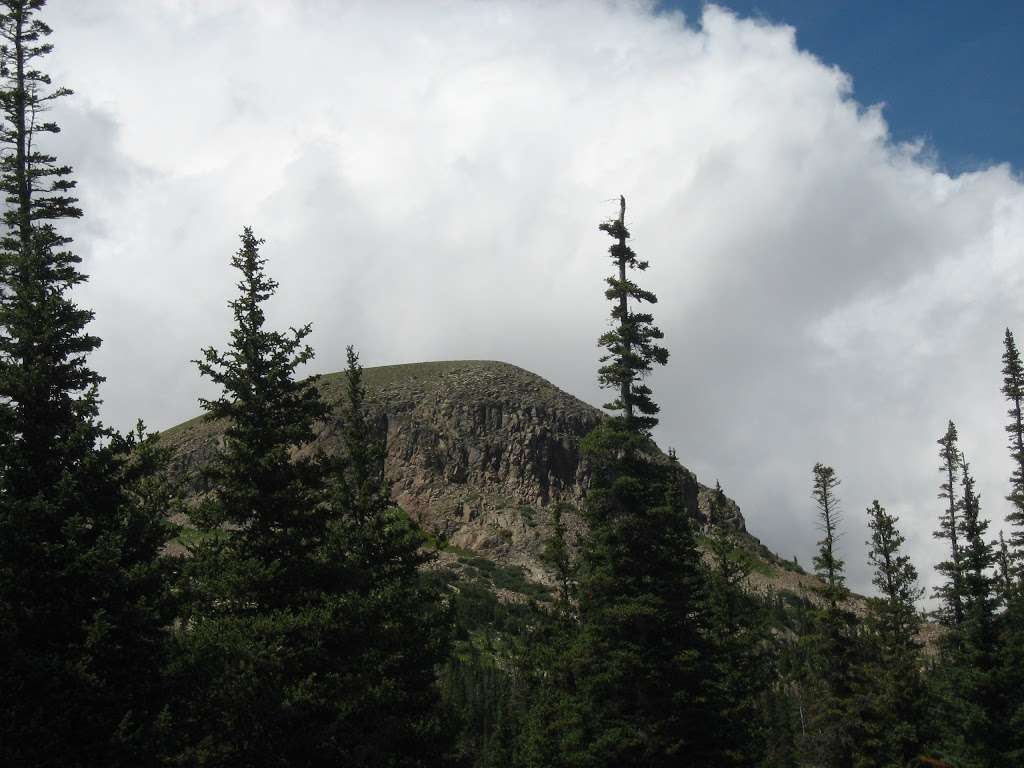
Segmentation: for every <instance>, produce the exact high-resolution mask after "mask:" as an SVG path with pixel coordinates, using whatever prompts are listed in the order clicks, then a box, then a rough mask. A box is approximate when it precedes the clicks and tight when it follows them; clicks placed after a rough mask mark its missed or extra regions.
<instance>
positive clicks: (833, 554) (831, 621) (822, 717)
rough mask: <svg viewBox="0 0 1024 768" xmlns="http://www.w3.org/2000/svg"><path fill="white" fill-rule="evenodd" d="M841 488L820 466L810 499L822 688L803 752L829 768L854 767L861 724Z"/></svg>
mask: <svg viewBox="0 0 1024 768" xmlns="http://www.w3.org/2000/svg"><path fill="white" fill-rule="evenodd" d="M838 485H839V479H838V478H837V477H836V474H835V470H834V469H833V468H832V467H829V466H826V465H824V464H821V463H818V464H815V465H814V469H813V486H812V497H813V498H814V503H815V506H816V507H817V508H818V527H819V529H820V530H821V531H822V534H823V535H822V539H821V541H819V542H818V554H817V555H816V556H815V558H814V566H815V572H816V573H817V575H818V577H819V578H821V579H822V581H823V582H824V586H823V587H822V588H821V590H820V594H821V598H822V600H823V601H824V603H825V605H824V606H823V607H822V608H820V609H819V610H817V611H815V621H814V630H813V634H812V636H811V638H810V643H811V646H812V656H813V658H814V663H815V667H816V669H817V670H818V675H819V677H820V680H821V684H822V686H823V687H822V691H821V696H820V700H819V701H818V702H817V707H816V709H815V711H814V712H813V713H812V716H811V724H810V727H809V728H808V730H807V738H805V739H804V752H805V754H806V756H807V757H808V758H809V759H812V760H818V761H820V762H821V763H822V764H823V765H826V766H829V768H845V767H847V766H853V764H854V763H853V757H854V754H855V745H856V741H857V740H856V736H855V732H856V728H857V725H858V721H857V718H856V716H855V713H854V710H853V703H852V699H853V692H854V688H855V684H856V674H855V673H856V664H857V649H856V647H855V645H856V640H855V637H854V626H855V623H856V617H855V616H854V615H853V614H852V613H851V612H850V610H849V609H848V608H847V607H846V605H845V602H846V600H847V598H848V597H849V594H850V593H849V590H848V589H847V587H846V576H845V574H844V572H843V566H844V563H843V561H842V559H841V558H840V557H839V555H838V552H837V547H836V540H837V538H838V535H839V524H840V511H839V499H838V497H837V496H836V492H835V489H836V487H837V486H838Z"/></svg>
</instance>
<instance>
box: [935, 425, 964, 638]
mask: <svg viewBox="0 0 1024 768" xmlns="http://www.w3.org/2000/svg"><path fill="white" fill-rule="evenodd" d="M938 442H939V458H940V459H941V460H942V465H941V466H940V467H939V471H940V472H942V474H943V477H944V480H943V483H942V485H941V486H940V490H939V498H940V499H945V500H946V509H945V511H944V512H943V513H942V515H941V516H940V517H939V530H937V531H935V533H934V534H933V535H934V537H935V538H937V539H946V540H947V541H948V542H949V559H948V560H944V561H943V562H941V563H939V564H938V565H937V566H936V567H935V569H936V570H937V571H938V572H939V573H941V574H942V575H943V576H945V577H946V581H945V583H944V584H942V585H940V586H938V587H936V588H935V591H934V597H937V598H939V599H940V600H941V601H942V610H941V611H940V613H939V617H940V619H941V621H942V622H943V624H945V625H946V626H948V627H959V626H960V624H961V622H962V621H963V617H964V608H963V584H962V581H963V564H962V563H961V559H962V554H961V541H960V531H961V524H960V521H959V515H960V508H961V503H960V501H959V500H958V499H957V495H956V486H957V482H958V478H959V476H960V469H961V465H960V449H959V448H958V447H957V432H956V425H955V424H953V422H952V421H951V422H949V426H948V427H947V428H946V433H945V434H944V435H943V436H942V437H941V438H939V441H938Z"/></svg>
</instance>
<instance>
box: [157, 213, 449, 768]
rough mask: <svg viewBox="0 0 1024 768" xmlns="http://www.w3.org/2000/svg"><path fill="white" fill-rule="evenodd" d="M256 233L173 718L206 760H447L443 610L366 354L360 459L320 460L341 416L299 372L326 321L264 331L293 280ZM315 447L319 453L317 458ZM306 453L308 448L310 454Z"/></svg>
mask: <svg viewBox="0 0 1024 768" xmlns="http://www.w3.org/2000/svg"><path fill="white" fill-rule="evenodd" d="M259 245H260V241H259V240H257V239H256V238H255V237H254V236H253V234H252V231H251V230H249V229H248V228H247V229H246V230H245V231H244V232H243V234H242V247H241V248H240V250H239V251H238V253H237V254H236V256H235V258H234V259H233V262H232V263H233V265H234V266H235V267H236V268H237V269H239V271H240V272H241V273H242V279H241V281H240V282H239V286H238V287H239V293H240V295H239V297H238V298H237V299H235V300H234V301H232V302H231V307H232V309H233V312H234V316H235V328H234V330H233V331H232V334H231V344H230V346H229V349H228V351H226V352H223V353H221V352H217V351H216V350H213V349H207V350H205V351H204V359H203V361H201V362H200V363H199V366H200V369H201V370H202V371H203V372H204V373H205V374H206V375H208V376H210V377H211V378H212V379H213V380H214V381H216V382H217V383H218V384H220V385H221V386H222V388H223V394H222V395H221V396H220V397H219V398H217V399H216V400H212V401H204V402H203V405H204V407H205V408H206V410H207V413H208V414H209V416H210V417H215V418H221V419H225V420H226V421H227V425H228V426H227V429H226V432H225V445H224V448H223V450H222V451H221V453H220V454H219V455H218V456H217V457H216V458H215V460H214V461H213V463H212V465H211V467H210V469H209V471H208V477H209V479H210V481H211V482H212V483H213V487H214V492H213V495H212V496H211V497H210V498H209V499H208V500H207V502H206V503H204V504H203V505H202V506H201V507H200V508H199V509H197V510H196V511H195V512H194V514H193V521H194V523H195V524H196V526H197V527H198V528H199V529H200V530H209V531H213V530H220V529H221V527H225V528H226V531H225V533H224V535H220V536H209V537H204V538H200V539H199V540H198V543H196V544H195V545H194V546H193V548H192V555H193V557H192V559H191V560H190V562H189V564H188V577H189V579H188V582H187V586H188V590H189V598H190V599H189V611H188V613H187V623H186V624H184V625H183V628H182V631H181V632H179V633H178V637H177V641H178V642H177V646H178V647H177V650H178V653H177V657H176V660H175V666H174V668H173V670H172V672H173V674H172V679H173V681H174V683H175V684H176V686H177V690H178V701H177V705H176V706H175V707H174V708H173V709H172V712H171V714H170V715H169V716H168V718H167V719H166V722H165V725H166V728H167V732H168V734H169V739H170V741H171V743H172V744H173V745H174V746H173V750H172V751H173V761H174V762H176V763H178V764H183V765H191V764H196V763H198V764H202V765H225V766H227V765H232V766H234V765H347V766H371V765H372V766H413V765H415V766H420V765H428V764H436V763H439V762H441V761H443V759H444V756H445V754H446V750H445V749H444V743H445V742H444V738H443V735H442V734H441V731H440V727H439V723H438V721H437V713H438V709H437V707H438V697H437V691H436V688H435V681H434V667H435V665H436V664H437V663H438V662H439V661H440V659H441V658H442V657H443V651H444V642H443V640H444V636H443V633H442V631H441V629H442V627H443V617H442V616H441V615H440V614H439V612H438V609H437V604H438V602H437V595H436V593H435V592H434V591H433V590H432V589H431V588H430V587H429V586H428V585H427V584H426V582H424V581H422V580H421V578H420V575H419V572H418V567H419V566H420V565H421V564H422V563H423V562H424V559H425V555H423V554H421V547H422V545H423V544H424V542H425V539H424V537H423V535H422V534H421V533H420V531H419V530H418V529H417V528H416V527H415V526H414V525H412V523H411V522H410V521H409V520H408V518H407V517H406V516H405V515H404V514H403V513H402V512H401V511H400V510H397V509H395V508H394V507H393V506H392V505H391V503H390V501H389V500H388V499H387V496H386V494H385V492H384V488H383V467H382V462H381V459H382V453H381V451H380V448H379V446H378V445H377V444H376V440H375V439H374V437H373V434H372V431H371V427H370V424H369V420H368V417H367V414H366V411H365V403H364V392H363V389H362V385H361V376H362V371H361V368H360V367H359V365H358V362H357V359H356V357H355V355H354V353H352V352H351V350H350V353H349V371H348V377H349V382H348V383H349V386H348V405H347V409H346V419H345V426H344V437H345V446H346V449H347V455H346V457H345V460H344V462H343V463H342V464H339V463H338V462H331V461H328V460H327V459H325V458H323V457H321V456H319V455H318V454H315V453H314V454H311V453H310V452H309V450H308V446H309V444H310V443H311V442H312V440H313V437H314V432H313V428H314V425H315V424H316V423H317V422H318V421H323V420H324V419H325V417H326V414H327V407H326V405H325V403H324V402H323V401H322V400H321V399H320V396H319V394H318V392H317V389H316V387H315V386H314V383H313V381H311V380H307V381H305V382H297V381H296V380H295V371H296V369H297V367H298V366H299V365H301V364H302V363H304V362H306V361H307V360H309V359H310V357H311V356H312V351H311V350H310V348H309V347H308V346H307V345H305V344H304V341H303V340H304V338H305V336H306V335H307V334H308V333H309V326H304V327H302V328H299V329H293V330H292V331H291V332H290V333H288V334H282V333H277V332H273V331H267V330H265V329H264V314H263V311H262V308H261V306H260V305H261V304H262V303H263V302H265V301H266V300H267V299H268V298H269V297H270V296H271V295H272V294H273V292H274V289H275V288H276V283H275V282H274V281H273V280H271V279H270V278H268V277H267V276H266V274H265V272H264V264H265V260H264V259H263V258H262V257H260V256H259V250H258V249H259ZM304 447H306V448H307V450H305V451H302V450H301V449H303V448H304ZM297 449H298V450H299V454H298V455H296V454H295V451H296V450H297Z"/></svg>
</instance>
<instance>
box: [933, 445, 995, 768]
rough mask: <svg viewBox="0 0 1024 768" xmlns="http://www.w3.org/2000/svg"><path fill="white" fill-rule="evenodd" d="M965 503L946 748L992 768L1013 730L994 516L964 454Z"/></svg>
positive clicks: (948, 668)
mask: <svg viewBox="0 0 1024 768" xmlns="http://www.w3.org/2000/svg"><path fill="white" fill-rule="evenodd" d="M960 467H961V470H962V478H963V479H962V497H961V498H962V502H961V510H960V518H959V520H958V528H959V534H960V538H959V541H960V543H961V547H962V548H961V553H960V554H961V556H960V560H959V563H960V579H959V583H960V585H961V590H962V591H961V604H962V606H963V615H962V620H961V622H960V624H959V625H956V626H955V627H953V628H952V629H951V631H950V632H949V634H948V635H947V636H946V637H945V638H944V643H943V644H944V648H943V665H942V668H941V669H940V670H939V672H938V675H937V681H938V682H939V684H940V685H942V686H943V688H944V691H943V694H944V695H942V696H940V697H939V700H938V701H939V709H940V713H941V716H940V723H941V729H942V745H943V750H944V753H945V754H946V755H947V756H949V757H952V758H954V762H955V763H956V764H957V765H964V766H968V768H974V767H976V768H983V767H984V768H987V767H988V766H994V765H999V762H998V760H999V753H1000V751H1001V750H1002V749H1003V748H1004V746H1005V742H1006V740H1007V736H1008V734H1007V732H1006V731H1005V730H1003V718H1002V714H1001V713H1002V708H1003V703H1002V701H1001V697H1000V686H999V683H1000V681H999V676H998V672H997V662H998V638H997V626H996V623H997V622H996V607H997V603H998V598H997V594H996V591H995V588H994V587H995V576H994V575H993V573H992V566H993V565H994V564H995V553H994V551H993V547H992V544H991V543H990V542H988V541H986V538H985V534H986V532H987V529H988V525H989V523H988V520H986V519H985V518H984V517H982V515H981V499H980V497H979V496H978V494H977V493H976V491H975V489H974V488H975V486H974V477H973V476H972V475H971V472H970V466H969V465H968V463H967V461H966V459H965V458H964V456H963V454H961V455H960Z"/></svg>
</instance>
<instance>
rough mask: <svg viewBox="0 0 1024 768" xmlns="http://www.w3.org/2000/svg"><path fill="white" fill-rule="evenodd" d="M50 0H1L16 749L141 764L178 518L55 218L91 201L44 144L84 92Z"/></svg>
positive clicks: (5, 560) (2, 527)
mask: <svg viewBox="0 0 1024 768" xmlns="http://www.w3.org/2000/svg"><path fill="white" fill-rule="evenodd" d="M43 5H44V0H2V2H0V110H2V116H3V124H2V126H0V144H2V145H3V147H4V152H3V153H2V154H0V189H2V191H3V193H4V195H5V198H4V199H5V202H6V203H7V206H6V208H5V210H4V213H3V224H4V230H5V231H4V234H3V236H2V238H0V688H2V690H3V692H4V694H3V697H2V701H3V704H0V763H2V764H3V765H6V766H27V765H32V766H35V765H64V766H76V765H112V766H113V765H143V764H146V762H147V760H148V756H147V754H146V750H145V748H144V747H143V746H142V741H143V740H144V739H145V738H146V734H147V732H148V727H149V724H150V720H151V718H152V716H153V708H154V707H158V706H159V701H158V699H159V696H158V695H157V689H156V681H157V678H158V675H157V672H158V669H159V665H160V664H161V656H162V652H163V651H162V649H163V647H164V646H163V639H164V635H165V633H164V629H163V628H164V627H165V626H166V625H167V624H168V623H169V621H170V620H171V616H172V604H171V602H170V599H169V594H170V592H169V578H170V564H169V563H168V562H167V561H166V560H164V559H162V558H161V557H160V556H159V555H160V551H161V548H162V547H163V545H164V544H165V542H166V541H167V538H168V537H169V536H170V535H171V529H172V527H171V526H170V525H169V524H168V523H167V522H166V520H165V519H164V515H165V513H166V510H165V509H162V508H158V506H159V505H158V502H160V501H161V500H162V499H161V498H160V497H159V496H157V495H154V494H153V493H151V492H150V491H152V490H153V488H152V484H151V483H149V482H148V481H147V480H146V479H145V477H144V476H146V475H147V473H148V472H149V471H150V470H151V469H152V468H153V465H152V462H150V461H149V460H148V459H146V458H145V457H144V456H143V457H141V458H139V457H134V458H133V457H131V456H130V454H131V452H132V451H133V450H134V448H136V447H137V446H136V438H131V437H122V436H120V435H116V434H114V433H113V432H111V431H110V430H108V429H106V428H104V427H103V426H102V424H100V422H99V419H98V408H99V399H98V394H97V387H98V385H99V384H100V382H101V381H102V377H101V376H100V375H99V374H98V373H96V372H95V371H94V370H92V369H91V368H90V367H89V365H88V362H87V357H88V355H89V353H90V352H92V351H93V350H95V349H96V348H97V347H99V345H100V340H99V339H98V338H97V337H95V336H93V335H91V334H89V333H88V331H87V326H88V324H89V322H90V321H91V319H92V317H93V313H92V312H91V311H89V310H87V309H82V308H81V307H79V306H78V305H77V304H76V303H75V301H74V299H73V298H72V293H73V291H74V289H75V287H76V286H78V285H80V284H81V283H82V282H84V281H85V279H86V277H85V275H84V274H82V273H81V272H80V271H79V268H78V265H79V263H80V262H81V259H80V258H79V257H78V256H76V255H75V254H74V253H73V252H71V251H70V250H69V248H68V246H69V245H70V243H71V240H70V238H68V237H67V236H65V235H63V234H61V233H60V231H59V230H58V228H57V227H58V224H59V223H60V222H61V221H63V220H66V219H76V218H78V217H80V216H81V215H82V212H81V210H80V209H79V208H78V207H77V200H76V199H75V198H74V197H73V196H72V192H73V190H74V186H75V182H74V181H73V180H72V179H71V169H70V168H69V167H68V166H66V165H61V164H59V163H58V161H57V159H56V158H55V157H54V156H52V155H50V154H48V153H47V152H45V151H44V149H43V147H42V146H41V143H40V142H43V143H45V137H46V136H47V135H49V134H54V133H57V131H58V127H57V125H56V123H54V122H52V121H48V120H46V119H45V113H46V111H47V109H48V108H49V106H50V105H51V104H52V102H54V101H55V100H57V99H59V98H61V97H63V96H66V95H69V94H70V93H71V92H70V91H69V90H68V89H66V88H59V87H53V86H52V84H51V81H50V78H49V76H48V75H46V74H45V73H44V72H43V71H42V70H41V69H40V68H39V67H40V66H41V59H42V58H43V57H45V56H46V55H47V54H48V53H49V52H50V51H51V50H52V46H51V45H50V44H49V43H48V42H46V38H47V37H48V36H49V34H50V28H49V27H48V26H47V25H46V24H45V23H44V22H43V21H42V20H41V19H39V18H38V17H37V13H38V12H39V11H40V10H41V9H42V7H43ZM139 437H142V436H141V435H139ZM145 442H146V446H145V448H144V449H143V450H144V451H149V448H150V446H151V445H152V443H151V442H150V441H148V440H147V441H145Z"/></svg>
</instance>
